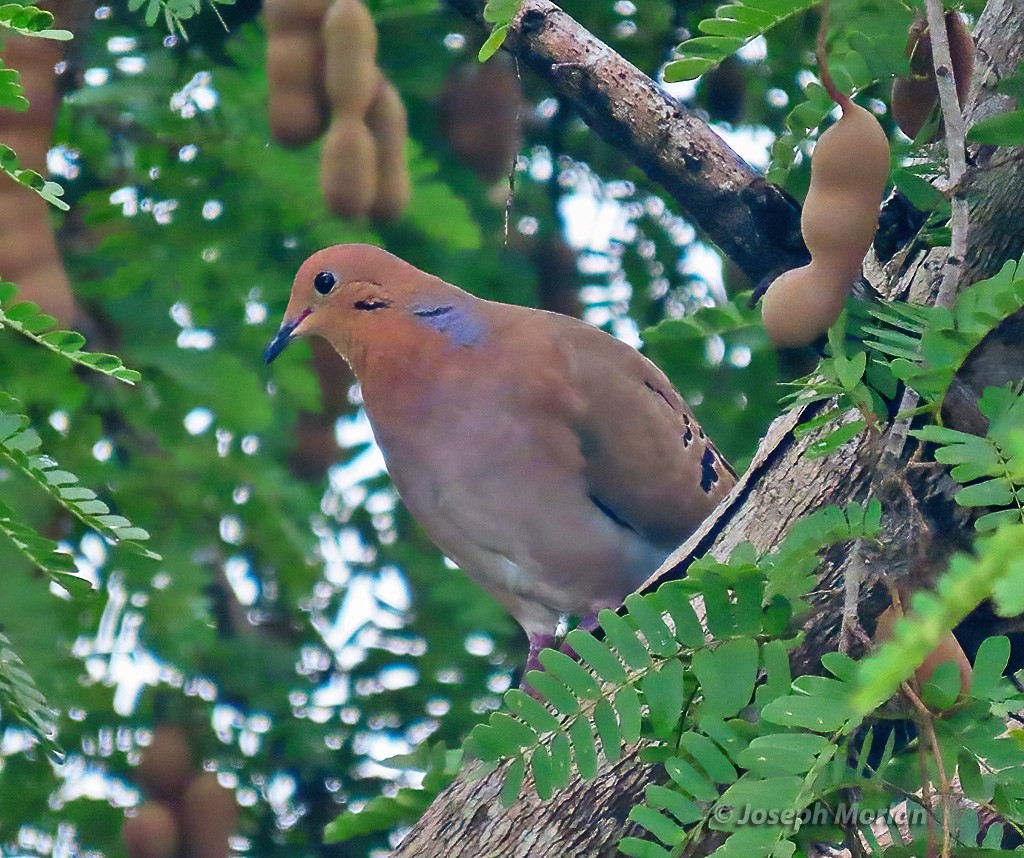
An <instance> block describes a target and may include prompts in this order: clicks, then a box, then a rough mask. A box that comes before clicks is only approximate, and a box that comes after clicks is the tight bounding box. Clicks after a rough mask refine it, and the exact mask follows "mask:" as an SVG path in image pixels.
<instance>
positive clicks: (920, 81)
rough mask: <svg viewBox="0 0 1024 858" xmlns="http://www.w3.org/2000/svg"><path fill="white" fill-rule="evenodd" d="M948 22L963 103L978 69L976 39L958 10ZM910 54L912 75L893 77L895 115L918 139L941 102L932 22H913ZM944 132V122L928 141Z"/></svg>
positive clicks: (957, 90) (959, 98)
mask: <svg viewBox="0 0 1024 858" xmlns="http://www.w3.org/2000/svg"><path fill="white" fill-rule="evenodd" d="M945 22H946V39H947V40H948V42H949V55H950V61H951V63H952V65H953V77H954V79H955V81H956V94H957V100H958V101H959V103H960V105H961V106H962V105H963V104H964V102H965V101H966V100H967V94H968V92H969V91H970V86H971V75H972V73H973V71H974V42H973V41H972V39H971V34H970V33H969V32H968V30H967V26H966V25H965V24H964V19H963V18H962V17H961V16H960V14H959V13H958V12H947V13H946V16H945ZM906 55H907V58H908V59H909V60H910V74H909V75H901V76H899V77H897V78H896V79H895V80H893V83H892V117H893V120H895V122H896V124H897V125H898V126H899V128H900V130H901V131H902V132H903V133H904V134H906V135H907V136H908V137H910V138H911V139H916V138H917V135H918V134H920V133H921V130H922V129H923V128H924V127H925V124H926V122H927V121H928V119H929V118H930V117H931V116H932V114H933V113H934V112H935V110H936V109H937V107H938V103H939V88H938V86H937V85H936V83H935V66H934V61H933V59H932V41H931V36H930V35H929V33H928V25H927V24H926V22H925V21H924V19H922V18H920V17H919V18H916V19H915V20H914V23H913V24H911V27H910V33H909V36H908V39H907V50H906ZM941 135H942V123H941V122H940V123H939V125H938V126H937V128H936V130H935V131H934V133H933V134H932V136H931V137H930V138H929V139H928V140H927V141H925V142H929V143H934V142H935V141H936V140H938V139H939V138H940V137H941Z"/></svg>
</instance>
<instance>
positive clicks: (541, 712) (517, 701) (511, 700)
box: [505, 688, 562, 733]
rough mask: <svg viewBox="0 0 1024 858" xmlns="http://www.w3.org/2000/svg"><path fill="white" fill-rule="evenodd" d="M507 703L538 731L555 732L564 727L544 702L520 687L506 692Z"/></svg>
mask: <svg viewBox="0 0 1024 858" xmlns="http://www.w3.org/2000/svg"><path fill="white" fill-rule="evenodd" d="M505 705H506V706H507V707H508V708H509V709H510V710H511V711H512V712H515V714H516V715H518V716H519V717H520V718H521V719H522V720H523V721H525V722H526V723H527V724H529V725H530V727H532V728H533V730H534V731H535V732H537V733H553V732H556V731H558V730H561V729H562V727H561V724H560V723H559V721H558V719H557V718H556V717H555V716H554V715H552V714H551V712H549V711H548V710H547V709H546V708H545V707H544V704H543V703H541V702H540V701H538V700H535V699H534V698H532V697H531V696H530V695H529V694H527V693H526V692H525V691H522V690H520V689H518V688H510V689H509V690H508V691H506V692H505Z"/></svg>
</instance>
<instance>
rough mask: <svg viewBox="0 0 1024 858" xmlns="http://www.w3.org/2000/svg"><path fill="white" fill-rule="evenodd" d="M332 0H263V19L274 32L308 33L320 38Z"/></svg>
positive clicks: (268, 28)
mask: <svg viewBox="0 0 1024 858" xmlns="http://www.w3.org/2000/svg"><path fill="white" fill-rule="evenodd" d="M330 5H331V3H330V0H263V21H264V23H265V24H266V27H267V30H268V31H272V32H273V33H307V34H309V35H312V36H316V37H317V38H318V39H319V36H320V27H321V26H323V22H324V15H325V14H327V7H328V6H330Z"/></svg>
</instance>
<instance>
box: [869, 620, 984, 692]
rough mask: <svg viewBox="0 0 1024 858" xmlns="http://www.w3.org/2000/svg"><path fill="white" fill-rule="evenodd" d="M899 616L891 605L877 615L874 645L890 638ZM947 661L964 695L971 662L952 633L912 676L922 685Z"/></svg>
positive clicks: (971, 669)
mask: <svg viewBox="0 0 1024 858" xmlns="http://www.w3.org/2000/svg"><path fill="white" fill-rule="evenodd" d="M900 616H901V615H900V614H898V613H897V612H896V609H895V608H894V607H893V606H892V605H890V606H889V607H888V608H886V609H885V610H884V611H882V613H880V614H879V615H878V620H877V621H876V624H875V634H874V638H873V640H874V641H875V643H879V644H880V643H884V642H885V641H887V640H889V638H891V637H892V633H893V629H894V628H895V626H896V621H897V620H898V619H899V618H900ZM947 661H951V662H953V663H954V664H956V666H957V668H958V669H959V671H960V692H961V693H962V694H966V693H967V690H968V689H969V688H970V687H971V675H972V673H973V670H974V668H973V667H972V666H971V662H970V661H969V660H968V658H967V654H966V653H965V652H964V650H963V647H961V646H960V642H959V641H958V640H957V639H956V637H955V636H954V635H953V633H952V632H949V633H948V634H947V635H946V636H945V637H944V638H943V639H942V640H941V641H940V642H939V645H938V646H937V647H935V649H933V650H932V651H931V652H930V653H928V656H927V658H925V660H924V661H923V662H922V663H921V665H920V667H918V668H917V670H915V671H914V676H915V677H917V681H918V682H920V683H921V684H922V685H923V684H924V683H926V682H927V681H928V680H929V679H931V678H932V674H933V673H935V671H936V669H937V668H938V666H939V665H940V664H945V663H946V662H947Z"/></svg>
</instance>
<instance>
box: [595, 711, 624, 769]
mask: <svg viewBox="0 0 1024 858" xmlns="http://www.w3.org/2000/svg"><path fill="white" fill-rule="evenodd" d="M594 726H595V727H596V728H597V735H598V736H599V737H600V739H601V750H602V751H603V752H604V757H605V759H606V760H608V762H609V763H614V762H615V761H616V760H618V759H619V758H620V757H621V756H622V734H621V733H620V732H619V719H618V716H617V715H616V714H615V709H614V707H613V706H612V704H611V702H609V701H608V700H606V699H604V698H603V697H602V698H601V699H600V700H598V701H597V705H596V706H595V707H594Z"/></svg>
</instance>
